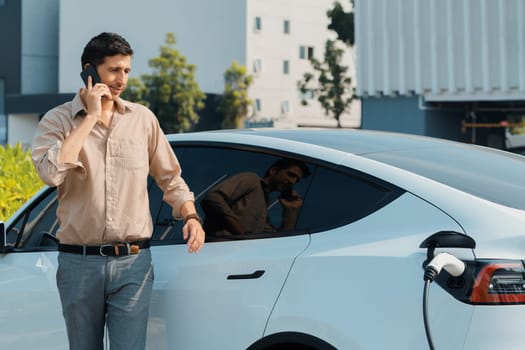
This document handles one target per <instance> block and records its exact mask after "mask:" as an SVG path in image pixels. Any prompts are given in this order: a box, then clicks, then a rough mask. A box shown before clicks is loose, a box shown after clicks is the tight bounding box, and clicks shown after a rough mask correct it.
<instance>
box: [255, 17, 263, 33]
mask: <svg viewBox="0 0 525 350" xmlns="http://www.w3.org/2000/svg"><path fill="white" fill-rule="evenodd" d="M254 29H255V32H260V31H261V30H262V19H261V17H259V16H257V17H255V28H254Z"/></svg>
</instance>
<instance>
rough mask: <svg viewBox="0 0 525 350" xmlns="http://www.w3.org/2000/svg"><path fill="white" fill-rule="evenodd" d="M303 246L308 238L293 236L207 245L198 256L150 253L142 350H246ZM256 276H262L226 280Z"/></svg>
mask: <svg viewBox="0 0 525 350" xmlns="http://www.w3.org/2000/svg"><path fill="white" fill-rule="evenodd" d="M308 243H309V236H308V235H306V236H305V235H299V236H291V237H281V238H274V239H256V240H239V241H235V242H213V243H207V244H206V246H205V247H204V248H203V249H202V251H201V252H199V253H198V254H188V253H187V248H186V246H185V245H176V246H172V245H165V246H156V247H153V248H152V249H153V252H152V254H153V257H154V264H155V281H154V291H153V296H152V305H151V311H150V327H149V337H148V348H150V349H159V350H160V349H167V350H169V349H202V350H204V349H211V348H216V349H246V348H247V347H248V345H250V344H251V343H252V342H253V341H254V339H259V338H260V337H262V335H263V332H264V328H265V326H266V321H267V319H268V317H269V315H270V312H271V310H272V308H273V306H274V303H275V301H276V300H277V297H278V295H279V293H280V291H281V288H282V286H283V285H284V283H285V280H286V278H287V276H288V273H289V270H290V268H291V265H292V263H293V261H294V259H295V257H296V256H297V255H299V254H300V253H301V252H302V251H303V250H304V249H305V248H306V246H307V245H308ZM256 271H263V273H262V275H261V276H260V277H258V278H243V279H228V276H239V275H251V274H253V273H254V272H256ZM230 278H231V277H230ZM246 325H249V327H246ZM175 329H176V330H177V331H176V332H174V331H173V330H175ZM181 335H184V336H183V337H182V336H181Z"/></svg>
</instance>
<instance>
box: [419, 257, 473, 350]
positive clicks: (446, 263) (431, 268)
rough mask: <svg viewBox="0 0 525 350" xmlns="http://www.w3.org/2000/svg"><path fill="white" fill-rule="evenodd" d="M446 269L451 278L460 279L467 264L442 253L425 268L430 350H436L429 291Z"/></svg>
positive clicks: (424, 303)
mask: <svg viewBox="0 0 525 350" xmlns="http://www.w3.org/2000/svg"><path fill="white" fill-rule="evenodd" d="M442 269H445V270H446V271H447V272H448V273H449V274H450V275H451V276H453V277H459V276H461V275H462V274H463V272H464V271H465V263H464V262H463V261H461V260H459V259H458V258H456V257H455V256H454V255H451V254H449V253H440V254H438V255H436V256H435V257H434V258H433V259H432V261H430V263H429V264H428V265H427V266H426V268H425V275H424V277H423V279H424V280H425V288H424V290H423V320H424V322H425V333H426V335H427V341H428V345H429V347H430V350H434V343H433V341H432V335H431V334H430V327H429V325H428V311H427V309H428V291H429V288H430V283H432V282H433V281H434V280H435V279H436V277H437V276H438V275H439V274H440V273H441V270H442Z"/></svg>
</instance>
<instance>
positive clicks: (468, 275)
mask: <svg viewBox="0 0 525 350" xmlns="http://www.w3.org/2000/svg"><path fill="white" fill-rule="evenodd" d="M442 275H445V276H442V277H441V278H438V283H439V285H441V286H442V287H443V288H445V289H446V290H447V291H448V292H449V293H450V294H452V295H453V296H454V297H456V298H457V299H459V300H461V301H463V302H465V303H468V304H481V305H504V304H525V266H524V264H523V261H520V260H478V261H475V262H466V271H465V273H464V274H463V276H461V277H458V278H455V277H452V276H450V275H448V274H447V273H445V274H443V273H442Z"/></svg>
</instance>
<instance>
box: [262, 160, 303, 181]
mask: <svg viewBox="0 0 525 350" xmlns="http://www.w3.org/2000/svg"><path fill="white" fill-rule="evenodd" d="M294 165H295V166H296V167H298V168H299V169H301V171H302V173H303V179H304V178H306V177H308V176H310V169H308V166H307V165H306V164H305V163H304V162H302V161H300V160H297V159H291V158H281V159H278V160H277V161H276V162H275V163H273V164H272V166H270V167H269V168H268V170H267V171H266V175H268V173H269V172H270V169H272V168H277V169H279V170H282V169H288V168H290V167H292V166H294ZM266 175H265V176H266Z"/></svg>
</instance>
